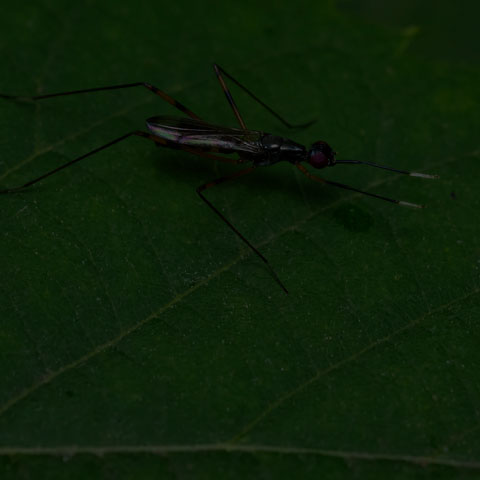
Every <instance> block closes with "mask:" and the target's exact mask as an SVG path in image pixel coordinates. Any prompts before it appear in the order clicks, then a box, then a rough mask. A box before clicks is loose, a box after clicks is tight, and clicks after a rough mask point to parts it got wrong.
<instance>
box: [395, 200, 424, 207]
mask: <svg viewBox="0 0 480 480" xmlns="http://www.w3.org/2000/svg"><path fill="white" fill-rule="evenodd" d="M398 204H399V205H403V206H404V207H411V208H425V205H418V204H416V203H410V202H403V201H401V200H400V201H399V202H398Z"/></svg>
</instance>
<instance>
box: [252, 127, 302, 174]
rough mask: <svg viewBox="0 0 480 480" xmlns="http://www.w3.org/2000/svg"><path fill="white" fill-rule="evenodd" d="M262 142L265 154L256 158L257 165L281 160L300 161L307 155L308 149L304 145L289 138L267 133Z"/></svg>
mask: <svg viewBox="0 0 480 480" xmlns="http://www.w3.org/2000/svg"><path fill="white" fill-rule="evenodd" d="M260 142H261V145H262V147H263V154H262V155H261V156H259V157H257V158H254V163H255V165H257V166H260V167H266V166H268V165H273V164H274V163H277V162H281V161H287V162H291V163H298V162H301V161H303V160H305V158H306V155H307V150H306V148H305V147H304V146H303V145H300V144H299V143H296V142H294V141H293V140H289V139H288V138H283V137H279V136H277V135H271V134H269V133H266V134H265V135H264V136H263V137H262V139H261V140H260Z"/></svg>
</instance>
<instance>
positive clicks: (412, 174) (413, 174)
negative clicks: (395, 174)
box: [410, 172, 440, 179]
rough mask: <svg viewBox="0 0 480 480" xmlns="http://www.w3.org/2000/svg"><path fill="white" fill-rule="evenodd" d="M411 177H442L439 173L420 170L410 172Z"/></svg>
mask: <svg viewBox="0 0 480 480" xmlns="http://www.w3.org/2000/svg"><path fill="white" fill-rule="evenodd" d="M410 176H411V177H420V178H432V179H436V178H440V177H439V176H438V175H429V174H428V173H418V172H410Z"/></svg>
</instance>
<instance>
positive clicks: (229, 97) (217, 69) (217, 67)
mask: <svg viewBox="0 0 480 480" xmlns="http://www.w3.org/2000/svg"><path fill="white" fill-rule="evenodd" d="M213 68H214V69H215V73H216V74H217V77H218V80H219V81H220V84H221V85H222V89H223V91H224V92H225V95H226V97H227V100H228V103H230V105H231V107H232V109H233V112H234V113H235V116H236V117H237V119H238V121H239V123H240V125H241V127H242V128H243V129H245V128H246V127H245V123H244V122H243V120H242V117H241V116H240V113H239V112H238V108H237V106H236V105H235V102H234V101H233V98H232V95H231V94H230V92H229V90H228V87H227V86H226V84H225V81H224V80H223V77H222V73H223V74H224V75H225V76H226V77H227V78H229V79H230V80H231V81H232V82H233V83H235V84H236V85H238V86H239V87H240V88H241V89H242V90H243V91H244V92H245V93H247V94H248V95H250V96H251V97H252V98H253V99H254V100H255V101H256V102H258V103H259V104H260V105H261V106H262V107H263V108H265V109H266V110H268V111H269V112H270V113H271V114H272V115H273V116H274V117H276V118H277V119H278V120H280V121H281V122H282V123H283V124H284V125H285V126H286V127H288V128H305V127H308V126H309V125H311V124H312V123H315V120H312V121H310V122H307V123H302V124H298V125H293V124H291V123H290V122H287V121H286V120H285V119H284V118H283V117H281V116H280V115H279V114H278V113H277V112H275V111H274V110H273V109H272V108H270V107H269V106H268V105H267V104H265V103H264V102H262V100H260V99H259V98H258V97H257V96H256V95H255V94H254V93H252V92H251V91H250V90H249V89H248V88H247V87H245V86H243V85H242V84H241V83H240V82H239V81H238V80H235V78H233V77H232V76H231V75H230V74H228V73H227V72H226V71H225V70H224V69H223V68H222V67H221V66H220V65H217V64H216V63H214V64H213Z"/></svg>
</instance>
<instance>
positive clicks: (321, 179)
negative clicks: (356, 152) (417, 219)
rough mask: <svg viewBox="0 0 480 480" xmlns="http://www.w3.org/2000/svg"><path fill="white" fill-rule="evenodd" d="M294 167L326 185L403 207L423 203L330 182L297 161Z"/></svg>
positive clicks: (417, 206)
mask: <svg viewBox="0 0 480 480" xmlns="http://www.w3.org/2000/svg"><path fill="white" fill-rule="evenodd" d="M296 167H297V168H298V169H299V170H300V171H301V172H302V173H303V174H304V175H306V176H307V177H308V178H310V179H312V180H315V181H316V182H318V183H324V184H326V185H332V186H333V187H339V188H344V189H345V190H351V191H352V192H358V193H362V194H363V195H368V196H369V197H374V198H379V199H380V200H385V201H387V202H391V203H396V204H397V205H403V206H405V207H413V208H424V207H425V206H424V205H417V204H416V203H410V202H404V201H402V200H395V199H393V198H389V197H384V196H382V195H377V194H376V193H369V192H364V191H363V190H359V189H358V188H354V187H350V186H348V185H344V184H343V183H337V182H332V181H331V180H325V179H324V178H321V177H317V176H316V175H313V174H311V173H310V172H309V171H308V170H307V169H306V168H305V167H304V166H303V165H300V164H299V163H297V164H296Z"/></svg>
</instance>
